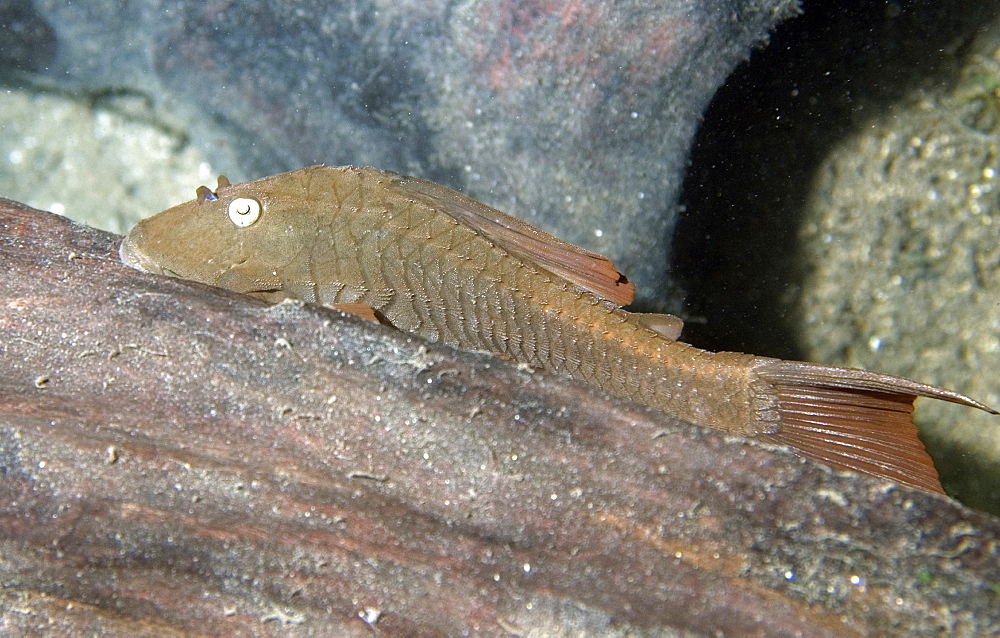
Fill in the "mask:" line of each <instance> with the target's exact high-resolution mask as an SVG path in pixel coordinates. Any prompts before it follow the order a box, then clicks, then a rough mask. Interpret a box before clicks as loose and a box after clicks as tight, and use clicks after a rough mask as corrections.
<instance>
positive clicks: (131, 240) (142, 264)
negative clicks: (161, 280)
mask: <svg viewBox="0 0 1000 638" xmlns="http://www.w3.org/2000/svg"><path fill="white" fill-rule="evenodd" d="M141 243H142V229H140V228H139V227H138V226H134V227H133V228H132V230H130V231H128V234H127V235H125V238H124V239H122V244H121V247H119V248H118V257H119V259H121V260H122V263H123V264H125V265H126V266H129V267H131V268H135V269H136V270H141V271H143V272H150V273H154V274H157V275H162V274H164V272H163V269H162V268H160V267H159V266H158V265H156V263H154V262H153V260H152V259H150V258H149V256H148V255H146V254H145V253H144V252H142V251H141V250H140V249H139V248H138V245H139V244H141Z"/></svg>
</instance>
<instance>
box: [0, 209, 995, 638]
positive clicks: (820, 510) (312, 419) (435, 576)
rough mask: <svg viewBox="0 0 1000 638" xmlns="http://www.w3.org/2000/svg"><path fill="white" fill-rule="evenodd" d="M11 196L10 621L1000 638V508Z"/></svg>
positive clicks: (2, 412)
mask: <svg viewBox="0 0 1000 638" xmlns="http://www.w3.org/2000/svg"><path fill="white" fill-rule="evenodd" d="M118 240H119V238H118V237H117V236H115V235H111V234H107V233H103V232H100V231H96V230H93V229H89V228H86V227H82V226H77V225H74V224H73V223H71V222H69V221H66V220H64V219H62V218H60V217H56V216H54V215H50V214H48V213H43V212H40V211H35V210H32V209H29V208H27V207H24V206H22V205H19V204H16V203H14V202H4V203H3V204H2V205H0V260H2V263H3V265H4V266H5V270H6V274H5V275H4V279H3V285H2V290H3V305H2V307H0V348H2V350H0V352H2V358H0V582H2V584H3V589H2V590H0V618H2V620H0V622H2V623H3V626H5V627H9V628H11V629H13V630H17V631H21V632H31V631H41V630H44V631H47V632H56V633H63V634H83V633H87V634H91V633H94V632H111V633H115V632H118V633H127V634H129V635H143V634H147V635H153V634H155V635H169V634H170V633H172V632H176V633H208V634H225V635H241V634H244V635H245V634H271V633H275V634H278V633H280V634H286V633H287V634H291V635H297V634H303V635H305V634H309V635H359V636H368V635H371V634H372V632H373V630H375V631H376V632H377V633H382V634H384V635H407V634H409V635H460V634H463V633H475V634H487V635H494V634H499V635H503V634H511V635H527V634H531V635H560V634H577V633H579V632H590V633H616V632H617V633H625V632H636V633H639V634H643V633H649V634H662V633H663V632H664V631H668V630H674V631H694V632H697V633H715V632H721V633H726V634H731V633H740V634H758V635H790V634H809V635H880V634H885V633H887V632H893V633H903V634H926V633H939V632H944V631H946V632H949V633H955V634H966V635H971V634H985V633H989V632H993V631H1000V611H998V609H1000V605H998V601H1000V522H998V521H997V520H996V519H993V518H990V517H988V516H985V515H981V514H978V513H976V512H972V511H969V510H967V509H965V508H964V507H962V506H961V505H959V504H958V503H955V502H953V501H950V500H949V499H946V498H944V497H937V496H933V495H929V494H924V493H920V492H915V491H911V490H907V489H903V488H899V487H897V486H893V485H891V484H887V483H885V482H882V481H879V480H877V479H873V478H870V477H864V476H856V475H852V474H846V473H836V472H832V471H830V470H828V469H826V468H824V467H822V466H820V465H817V464H814V463H809V462H805V461H803V460H801V459H799V458H797V457H795V456H793V455H791V454H788V453H786V452H784V451H782V450H775V449H770V448H767V447H764V446H761V445H756V444H752V443H749V442H746V441H742V440H735V439H730V438H727V437H726V436H724V435H722V434H720V433H718V432H714V431H709V430H705V429H702V428H698V427H695V426H691V425H688V424H684V423H680V422H677V421H674V420H670V419H668V418H665V417H664V416H662V415H659V414H656V413H653V412H651V411H648V410H646V409H644V408H641V407H637V406H635V405H631V404H628V403H624V402H621V401H616V400H613V399H609V398H607V397H605V396H603V395H601V394H600V393H598V392H595V391H594V390H592V389H590V388H587V387H585V386H582V385H580V384H577V383H573V382H568V381H566V380H563V379H561V378H558V377H555V376H552V375H548V374H545V373H542V372H539V371H532V370H528V369H524V368H519V367H517V366H514V365H510V364H508V363H506V362H503V361H500V360H497V359H495V358H493V357H490V356H488V355H484V354H475V353H466V352H460V351H457V350H454V349H451V348H448V347H441V346H437V345H434V344H428V343H425V342H421V341H419V340H417V339H413V338H410V337H407V336H406V335H403V334H400V333H397V332H394V331H392V330H390V329H387V328H384V327H381V326H378V325H375V324H372V323H369V322H365V321H362V320H358V319H355V318H352V317H344V316H341V315H340V314H338V313H336V312H333V311H330V310H327V309H324V308H320V307H312V306H302V305H296V304H279V305H277V306H268V305H266V304H264V303H262V302H258V301H256V300H253V299H251V298H248V297H245V296H241V295H237V294H233V293H229V292H226V291H222V290H218V289H214V288H210V287H207V286H202V285H199V284H195V283H190V282H185V281H178V280H171V279H166V278H162V277H157V276H153V275H147V274H143V273H140V272H137V271H133V270H130V269H128V268H125V267H124V266H122V265H121V264H120V263H119V262H118V258H117V242H118Z"/></svg>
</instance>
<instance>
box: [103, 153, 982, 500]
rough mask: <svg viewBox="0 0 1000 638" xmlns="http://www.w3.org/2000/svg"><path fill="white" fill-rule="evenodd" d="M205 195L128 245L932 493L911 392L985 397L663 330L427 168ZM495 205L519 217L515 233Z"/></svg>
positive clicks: (286, 180)
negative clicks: (239, 210)
mask: <svg viewBox="0 0 1000 638" xmlns="http://www.w3.org/2000/svg"><path fill="white" fill-rule="evenodd" d="M198 195H199V197H198V199H197V200H195V201H192V202H188V203H185V204H181V205H179V206H176V207H174V208H171V209H169V210H167V211H164V212H163V213H161V214H159V215H156V216H154V217H151V218H149V219H146V220H143V221H142V222H140V223H139V224H137V225H136V226H135V227H134V228H133V229H132V230H131V231H130V232H129V234H128V235H127V237H126V238H125V240H124V241H123V243H122V248H121V255H122V259H123V261H124V262H125V263H127V264H129V265H132V266H134V267H137V268H140V269H142V270H146V271H149V272H154V273H160V274H166V275H171V276H175V277H182V278H187V279H193V280H196V281H200V282H204V283H207V284H212V285H216V286H221V287H224V288H229V289H231V290H236V291H239V292H244V293H247V294H251V295H254V296H257V297H260V298H263V299H268V300H275V301H278V300H281V299H286V298H295V299H300V300H303V301H307V302H318V303H323V304H329V305H341V304H362V305H363V306H369V307H371V308H373V309H374V310H375V312H376V314H377V316H378V317H379V318H381V319H383V320H384V321H386V322H387V323H390V324H392V325H393V326H395V327H397V328H399V329H401V330H405V331H407V332H411V333H413V334H416V335H419V336H421V337H424V338H426V339H429V340H432V341H442V342H445V343H449V344H453V345H455V346H458V347H461V348H466V349H474V350H485V351H491V352H497V353H503V354H504V355H506V356H508V357H510V358H511V359H513V360H515V361H519V362H524V363H529V364H532V365H535V366H538V367H542V368H545V369H549V370H553V371H557V372H561V373H564V374H567V375H569V376H571V377H574V378H577V379H580V380H583V381H585V382H587V383H590V384H592V385H594V386H597V387H599V388H602V389H604V390H606V391H608V392H611V393H614V394H617V395H619V396H622V397H625V398H628V399H632V400H635V401H638V402H641V403H644V404H646V405H648V406H651V407H653V408H656V409H659V410H662V411H663V412H666V413H668V414H671V415H673V416H676V417H679V418H682V419H685V420H688V421H691V422H693V423H698V424H701V425H706V426H710V427H714V428H718V429H722V430H725V431H727V432H730V433H733V434H737V435H742V436H747V437H757V438H762V439H766V440H771V441H776V442H779V443H783V444H786V445H789V446H791V447H792V448H793V449H796V450H798V451H799V452H801V453H802V454H803V455H805V456H808V457H811V458H815V459H818V460H821V461H823V462H825V463H828V464H830V465H833V466H835V467H844V468H850V469H854V470H858V471H862V472H867V473H870V474H874V475H876V476H882V477H885V478H888V479H891V480H893V481H896V482H899V483H903V484H907V485H911V486H914V487H917V488H920V489H924V490H927V491H937V492H940V491H941V487H940V484H939V483H938V480H937V475H936V473H935V471H934V468H933V464H932V463H931V461H930V458H929V457H928V456H927V454H926V452H925V451H924V449H923V446H922V445H921V443H920V441H919V439H917V437H916V431H915V428H914V427H913V425H912V422H911V420H910V413H911V411H912V403H913V399H914V398H915V397H916V396H930V397H935V398H939V399H944V400H947V401H953V402H956V403H962V404H966V405H971V406H975V407H979V408H982V409H988V408H986V407H985V406H982V405H981V404H978V403H976V402H974V401H972V400H971V399H968V398H966V397H963V396H961V395H959V394H956V393H953V392H949V391H946V390H941V389H938V388H934V387H932V386H927V385H923V384H919V383H916V382H913V381H908V380H906V379H900V378H898V377H892V376H889V375H882V374H878V373H873V372H867V371H861V370H848V369H841V368H832V367H827V366H820V365H816V364H808V363H799V362H787V361H780V360H776V359H769V358H764V357H756V356H753V355H747V354H740V353H728V352H720V353H713V352H707V351H704V350H700V349H698V348H695V347H693V346H690V345H688V344H685V343H681V342H680V341H676V340H674V339H670V338H667V337H666V336H664V334H665V333H666V331H664V330H662V329H660V332H657V331H654V330H651V329H648V328H647V327H645V326H646V325H651V324H650V323H649V322H648V321H643V320H640V317H639V316H637V315H633V314H631V313H628V312H625V311H623V310H621V309H620V308H619V307H618V306H619V305H621V304H623V303H627V301H628V299H630V297H631V294H630V293H631V290H630V289H628V290H624V291H623V288H624V286H626V284H624V279H623V278H621V279H618V280H616V279H615V278H616V277H617V276H618V275H617V273H615V272H614V271H613V269H611V268H610V264H609V263H608V264H605V265H607V266H608V269H609V272H603V273H602V274H600V275H599V276H597V277H595V278H596V279H599V280H602V281H603V282H604V284H605V285H606V288H600V287H599V286H588V285H587V282H584V285H580V281H581V280H580V279H578V278H577V277H576V276H575V275H574V274H573V273H572V272H570V273H569V274H568V275H567V274H566V273H564V272H560V271H559V264H557V263H556V262H557V261H558V260H559V259H561V258H567V259H569V260H574V259H578V258H581V255H580V254H581V253H583V252H584V251H581V250H580V249H575V248H572V247H570V248H566V246H567V245H557V244H561V243H560V242H558V240H555V239H554V238H550V237H548V236H547V235H544V234H543V233H540V231H537V230H535V229H533V228H530V227H528V226H527V225H524V224H523V223H522V222H517V221H516V220H514V221H511V220H510V218H507V217H506V216H505V215H503V213H500V212H499V211H495V210H493V209H490V208H488V207H486V206H485V205H483V204H480V203H478V202H474V201H473V200H470V199H468V198H465V197H464V196H462V195H460V194H458V193H455V192H454V191H450V190H448V189H445V188H444V187H441V186H438V185H435V184H430V183H428V182H423V181H422V180H416V179H414V178H408V177H403V176H401V175H397V174H395V173H389V172H385V171H379V170H376V169H370V168H353V167H340V168H338V167H323V166H316V167H311V168H305V169H301V170H298V171H293V172H291V173H285V174H282V175H275V176H273V177H268V178H264V179H260V180H257V181H253V182H247V183H243V184H236V185H230V184H229V183H228V181H225V180H223V179H220V185H219V188H218V189H217V192H215V193H213V192H211V191H209V190H208V189H207V188H205V187H202V188H200V189H199V190H198ZM237 198H249V199H252V200H254V201H256V202H259V203H260V207H261V211H260V215H259V218H258V219H256V221H254V222H253V223H251V224H249V225H247V226H246V227H239V226H237V225H236V224H234V223H233V222H232V221H231V220H230V215H229V214H228V212H227V209H228V207H229V205H230V203H231V202H233V200H235V199H237ZM242 201H243V200H241V202H242ZM469 220H472V223H471V224H470V223H467V222H469ZM492 220H497V221H499V222H500V223H501V224H504V223H507V224H508V225H509V224H520V226H517V232H516V233H515V240H514V241H513V243H512V242H511V241H510V237H503V236H502V234H500V233H495V232H494V231H493V226H494V224H493V222H492ZM525 229H528V230H525ZM526 234H531V237H530V238H529V239H527V240H524V245H526V246H527V248H525V247H524V245H521V244H522V240H521V239H520V237H522V236H526ZM498 238H499V239H498ZM547 246H555V248H554V249H553V253H552V254H550V253H549V252H548V249H547V248H546V247H547ZM573 251H578V252H573ZM535 256H537V257H538V259H535V258H534V257H535ZM587 257H588V255H583V257H582V258H584V261H586V258H587ZM590 257H597V258H598V259H601V258H599V256H596V255H590ZM546 260H548V261H546ZM541 264H546V266H545V267H543V266H542V265H541ZM598 265H601V264H598ZM584 269H585V268H584ZM571 270H572V269H571ZM554 272H560V274H553V273H554ZM588 287H589V288H591V289H594V290H597V293H598V294H595V292H592V291H591V290H590V289H588Z"/></svg>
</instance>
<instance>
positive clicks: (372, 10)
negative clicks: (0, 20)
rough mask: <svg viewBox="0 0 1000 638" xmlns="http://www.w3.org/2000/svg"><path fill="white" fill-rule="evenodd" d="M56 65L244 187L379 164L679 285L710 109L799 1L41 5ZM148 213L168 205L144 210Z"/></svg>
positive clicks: (658, 281) (650, 285) (70, 81)
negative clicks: (683, 185) (674, 273)
mask: <svg viewBox="0 0 1000 638" xmlns="http://www.w3.org/2000/svg"><path fill="white" fill-rule="evenodd" d="M35 4H36V6H37V7H38V9H39V11H40V12H41V14H42V15H43V16H44V17H45V18H46V19H47V20H48V21H49V22H50V23H51V24H52V25H53V27H54V28H55V30H56V33H57V35H58V38H59V44H60V48H59V52H60V53H59V56H58V58H57V59H56V60H55V61H54V63H53V64H52V67H51V69H50V71H49V73H48V74H47V77H48V78H49V79H50V80H55V81H57V82H58V83H59V84H60V85H61V86H75V87H78V88H82V89H85V90H88V91H94V90H96V89H104V88H106V87H124V88H128V89H129V90H133V91H139V92H142V93H145V94H147V95H149V97H150V99H151V100H152V102H153V103H154V104H156V105H157V106H158V108H159V110H160V112H161V114H162V115H163V117H164V118H166V119H168V120H175V121H176V120H179V121H181V122H183V125H184V127H185V128H186V129H188V130H190V131H191V139H192V140H193V141H194V142H195V143H196V144H197V145H198V146H199V147H201V148H204V149H206V150H207V151H209V152H210V153H211V156H212V158H213V165H215V166H216V168H217V169H218V170H220V171H221V172H223V173H225V174H227V175H228V176H229V177H231V178H233V179H234V180H243V179H246V178H251V177H252V178H256V177H262V176H264V175H269V174H273V173H278V172H281V171H283V170H290V169H295V168H300V167H302V166H306V165H310V164H316V163H327V164H335V165H341V164H354V165H372V166H377V167H379V168H385V169H392V170H397V171H400V172H403V173H413V174H417V175H418V176H420V177H423V178H426V179H431V180H434V181H438V182H442V183H445V184H447V185H449V186H451V187H454V188H457V189H459V190H464V191H466V192H467V193H468V194H470V195H472V196H473V197H476V198H478V199H481V200H483V201H486V202H487V203H490V204H493V205H495V206H497V207H499V208H501V209H503V210H505V211H506V212H510V213H512V214H515V215H518V216H521V217H523V218H525V219H526V220H527V221H529V222H531V223H533V224H536V225H538V226H541V227H543V228H545V229H546V230H548V231H549V232H552V233H554V234H555V235H557V236H559V237H561V238H563V239H566V240H568V241H570V242H573V243H575V244H580V245H583V246H586V247H588V248H591V249H593V250H597V251H599V252H602V253H605V254H608V255H609V256H610V257H612V258H613V259H614V260H615V261H617V262H618V264H619V266H620V267H621V268H622V269H623V270H624V272H627V273H628V274H629V277H631V278H632V279H633V280H634V281H635V282H636V283H637V284H638V291H639V292H638V296H639V299H640V301H641V302H642V303H643V304H645V305H654V304H661V305H662V303H663V301H664V298H665V296H666V294H667V292H668V289H669V286H668V284H667V279H666V271H667V269H666V260H667V255H668V246H669V243H670V234H671V230H672V228H673V223H674V219H675V217H676V209H677V203H676V199H677V192H678V190H679V184H680V180H681V175H682V173H683V170H684V167H685V165H686V161H687V156H688V147H689V144H690V139H691V136H692V135H693V133H694V130H695V128H696V126H697V124H698V122H699V121H700V117H701V113H702V111H703V109H704V107H705V105H706V104H707V103H708V100H709V99H710V98H711V96H712V94H713V93H714V92H715V90H716V88H717V87H718V86H719V85H720V84H721V83H722V81H723V80H724V79H725V77H726V76H727V75H728V73H729V72H730V71H731V69H732V68H733V67H734V66H735V65H736V63H737V62H739V61H740V60H742V59H743V58H745V57H746V56H747V54H748V52H749V50H750V48H751V47H753V46H755V45H757V44H760V43H761V42H763V41H764V40H765V39H766V36H767V33H768V30H769V29H770V28H771V27H772V26H773V25H774V24H775V23H776V22H777V21H779V20H780V19H782V18H784V17H786V16H788V15H790V14H791V13H793V12H794V7H795V6H796V2H795V0H705V1H704V2H698V3H691V2H686V1H684V0H671V1H669V2H660V3H653V4H650V3H647V2H641V1H639V0H628V1H626V2H616V3H607V2H603V1H600V0H576V1H575V2H571V3H558V2H548V1H543V0H514V1H513V2H511V1H510V0H467V1H464V2H457V1H452V2H439V3H426V2H412V1H411V2H391V3H390V2H383V1H373V2H368V3H361V2H352V3H329V2H325V1H323V0H307V1H301V0H300V1H297V2H262V1H261V0H230V1H228V2H212V3H205V2H176V1H175V0H169V1H168V0H155V1H151V2H143V3H126V4H125V5H122V4H121V3H119V2H111V1H106V0H105V1H103V2H88V3H65V2H62V1H61V0H36V3H35ZM147 212H148V213H152V212H155V211H147Z"/></svg>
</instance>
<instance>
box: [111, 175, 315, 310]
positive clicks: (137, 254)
mask: <svg viewBox="0 0 1000 638" xmlns="http://www.w3.org/2000/svg"><path fill="white" fill-rule="evenodd" d="M296 173H298V171H296V172H293V173H285V174H282V175H275V176H273V177H269V178H265V179H261V180H256V181H251V182H245V183H241V184H230V183H229V180H227V179H226V178H225V177H220V178H219V185H218V187H217V188H216V190H215V191H211V190H209V189H208V187H206V186H201V187H199V188H198V189H197V191H196V192H197V195H198V197H197V198H196V199H194V200H192V201H189V202H185V203H183V204H180V205H178V206H174V207H173V208H168V209H167V210H165V211H163V212H161V213H158V214H156V215H153V216H152V217H149V218H146V219H144V220H142V221H140V222H139V223H137V224H136V225H135V226H133V227H132V229H131V230H129V232H128V233H127V234H126V235H125V238H124V239H123V240H122V244H121V248H120V249H119V255H120V257H121V260H122V262H123V263H125V264H126V265H128V266H131V267H133V268H137V269H139V270H143V271H146V272H151V273H156V274H161V275H169V276H172V277H179V278H183V279H192V280H194V281H199V282H201V283H205V284H209V285H213V286H220V287H223V288H228V289H230V290H236V291H237V292H244V293H250V294H255V293H256V294H263V293H273V292H276V291H280V290H281V288H282V283H283V279H284V277H285V271H287V270H288V266H289V264H290V263H292V262H293V261H295V260H297V259H301V256H302V254H303V251H304V249H305V248H306V247H307V246H308V245H309V244H310V239H311V236H312V237H314V236H315V232H316V226H317V221H316V217H315V212H314V207H313V206H312V205H311V203H310V198H309V196H308V195H309V193H308V190H309V188H308V186H309V185H308V180H307V179H303V177H304V176H302V175H296Z"/></svg>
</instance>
